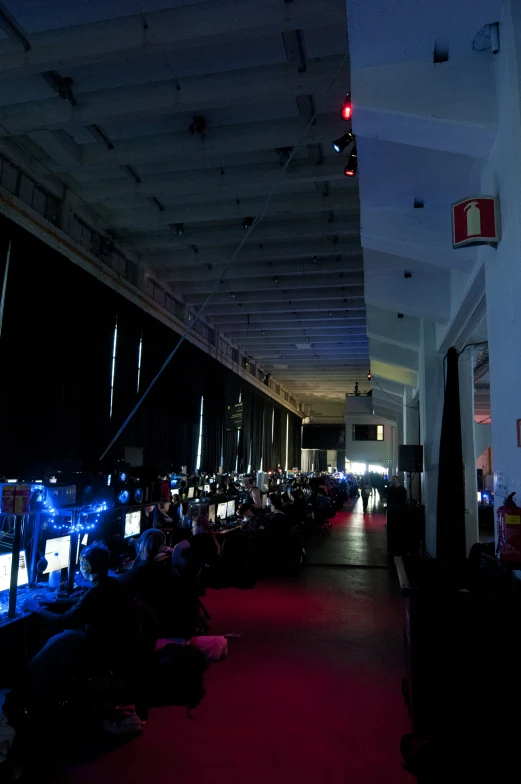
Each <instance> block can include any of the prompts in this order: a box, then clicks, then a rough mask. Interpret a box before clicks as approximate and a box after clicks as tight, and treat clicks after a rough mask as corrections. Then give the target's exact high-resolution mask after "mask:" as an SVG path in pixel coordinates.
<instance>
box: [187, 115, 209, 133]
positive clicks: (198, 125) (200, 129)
mask: <svg viewBox="0 0 521 784" xmlns="http://www.w3.org/2000/svg"><path fill="white" fill-rule="evenodd" d="M188 130H189V131H190V133H191V134H192V136H194V135H195V134H196V133H198V134H200V135H201V136H203V137H204V132H205V130H206V120H205V119H204V117H201V115H200V114H197V115H196V116H195V117H194V118H193V120H192V122H191V123H190V125H189V126H188Z"/></svg>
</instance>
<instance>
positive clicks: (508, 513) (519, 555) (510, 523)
mask: <svg viewBox="0 0 521 784" xmlns="http://www.w3.org/2000/svg"><path fill="white" fill-rule="evenodd" d="M514 496H515V493H510V495H509V496H508V498H506V499H505V503H504V504H503V506H500V507H499V509H498V510H497V530H498V550H499V558H500V560H501V561H504V562H505V563H509V564H519V565H521V507H519V506H517V504H516V502H515V501H514Z"/></svg>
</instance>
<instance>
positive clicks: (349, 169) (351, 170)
mask: <svg viewBox="0 0 521 784" xmlns="http://www.w3.org/2000/svg"><path fill="white" fill-rule="evenodd" d="M357 169H358V156H357V154H356V144H355V145H354V147H353V149H352V150H351V152H350V153H349V158H348V160H347V166H346V167H345V169H344V174H345V176H346V177H354V176H355V174H356V172H357Z"/></svg>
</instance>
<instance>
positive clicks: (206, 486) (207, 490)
mask: <svg viewBox="0 0 521 784" xmlns="http://www.w3.org/2000/svg"><path fill="white" fill-rule="evenodd" d="M204 492H205V493H209V492H210V485H205V486H204Z"/></svg>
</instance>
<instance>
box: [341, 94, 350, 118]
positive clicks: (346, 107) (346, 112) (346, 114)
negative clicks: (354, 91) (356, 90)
mask: <svg viewBox="0 0 521 784" xmlns="http://www.w3.org/2000/svg"><path fill="white" fill-rule="evenodd" d="M340 114H341V115H342V119H343V120H350V119H351V117H352V116H353V106H352V104H351V93H347V95H346V97H345V98H344V103H343V104H342V109H341V111H340Z"/></svg>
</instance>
